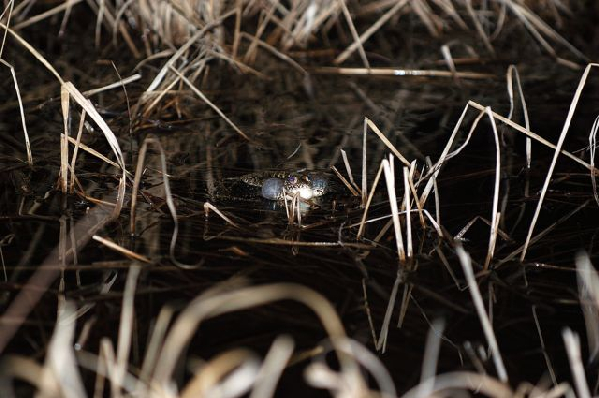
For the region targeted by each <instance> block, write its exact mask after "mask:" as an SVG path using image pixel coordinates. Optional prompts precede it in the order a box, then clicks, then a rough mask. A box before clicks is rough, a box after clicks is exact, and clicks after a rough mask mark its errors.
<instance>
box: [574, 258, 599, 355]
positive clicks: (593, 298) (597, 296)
mask: <svg viewBox="0 0 599 398" xmlns="http://www.w3.org/2000/svg"><path fill="white" fill-rule="evenodd" d="M576 269H577V271H578V273H577V277H578V294H579V296H580V305H581V307H582V312H583V314H584V322H585V325H586V329H587V333H586V334H587V340H588V343H589V361H594V360H595V359H596V358H597V355H599V276H598V275H597V271H595V269H594V267H593V264H591V260H590V259H589V256H588V254H586V253H578V254H577V255H576Z"/></svg>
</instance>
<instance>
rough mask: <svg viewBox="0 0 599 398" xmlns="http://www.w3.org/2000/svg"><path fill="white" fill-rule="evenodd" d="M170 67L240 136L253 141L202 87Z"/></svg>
mask: <svg viewBox="0 0 599 398" xmlns="http://www.w3.org/2000/svg"><path fill="white" fill-rule="evenodd" d="M170 69H171V70H172V71H173V72H174V73H175V74H177V76H179V78H180V79H181V80H183V82H184V83H185V84H187V86H188V87H189V88H190V89H191V91H193V92H194V93H195V94H196V95H197V96H198V97H200V98H201V99H202V101H204V102H205V103H206V104H207V105H208V106H209V107H211V108H212V109H214V111H215V112H216V113H218V115H219V116H220V117H221V118H223V120H224V121H225V122H227V124H228V125H229V126H231V128H232V129H233V130H235V132H236V133H237V134H239V135H240V136H242V137H243V138H245V139H246V140H247V141H251V140H250V137H248V136H247V134H245V133H244V132H243V131H241V130H240V129H239V127H237V126H236V125H235V123H233V122H232V121H231V119H229V118H228V117H227V116H226V115H225V114H224V113H223V112H222V111H221V110H220V108H219V107H218V106H216V105H215V104H214V103H212V102H211V101H210V100H209V99H208V98H206V96H205V95H204V93H202V92H201V91H200V89H198V88H197V87H196V86H194V85H193V83H192V82H190V81H189V79H188V78H186V77H185V76H183V75H182V74H181V73H180V72H179V71H178V70H176V69H175V68H173V67H170Z"/></svg>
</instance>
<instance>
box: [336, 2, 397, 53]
mask: <svg viewBox="0 0 599 398" xmlns="http://www.w3.org/2000/svg"><path fill="white" fill-rule="evenodd" d="M407 4H408V0H400V1H398V2H396V3H395V5H394V6H393V7H391V8H390V9H389V11H387V12H386V13H385V14H383V15H381V17H380V18H379V19H378V20H377V21H376V22H375V23H373V24H372V26H370V27H369V28H368V29H366V31H364V33H362V34H361V35H360V38H359V40H357V41H354V42H353V43H352V44H351V45H350V46H349V47H347V48H346V49H345V50H344V51H343V52H342V53H341V54H339V56H338V57H337V58H336V59H335V63H336V64H340V63H342V62H343V61H345V60H346V59H348V58H349V56H350V55H352V54H353V52H354V51H356V49H357V48H361V47H362V45H363V44H364V43H365V42H366V40H368V39H369V38H370V36H372V35H373V34H374V33H375V32H376V31H377V30H379V29H380V28H381V26H383V25H384V24H385V23H386V22H387V21H388V20H390V19H391V18H392V17H393V16H394V15H395V14H397V13H398V12H399V10H401V9H402V8H403V7H404V6H405V5H407Z"/></svg>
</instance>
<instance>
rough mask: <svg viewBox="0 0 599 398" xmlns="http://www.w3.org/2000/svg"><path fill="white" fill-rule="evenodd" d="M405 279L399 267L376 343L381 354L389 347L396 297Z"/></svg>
mask: <svg viewBox="0 0 599 398" xmlns="http://www.w3.org/2000/svg"><path fill="white" fill-rule="evenodd" d="M402 281H403V271H402V268H401V267H398V268H397V273H396V274H395V281H394V282H393V289H392V290H391V295H390V296H389V301H388V302H387V309H386V310H385V317H384V318H383V324H382V325H381V331H380V333H379V339H378V342H377V345H376V350H377V351H379V352H380V353H381V354H384V353H385V350H386V349H387V337H388V336H389V326H390V325H391V316H393V309H394V308H395V299H396V298H397V290H398V289H399V284H400V283H401V282H402Z"/></svg>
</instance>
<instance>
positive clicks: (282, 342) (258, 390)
mask: <svg viewBox="0 0 599 398" xmlns="http://www.w3.org/2000/svg"><path fill="white" fill-rule="evenodd" d="M293 345H294V344H293V340H292V339H290V338H288V337H279V338H277V339H276V340H275V341H274V342H273V343H272V346H271V347H270V350H269V351H268V353H267V354H266V357H265V358H264V363H263V365H262V368H261V369H260V372H259V373H258V374H257V376H256V382H255V384H254V387H253V389H252V393H251V394H250V397H249V398H268V397H272V396H273V395H274V392H275V388H276V385H277V382H278V381H279V379H280V378H281V374H282V373H283V370H284V369H285V367H286V366H287V363H288V362H289V359H290V358H291V354H293Z"/></svg>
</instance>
